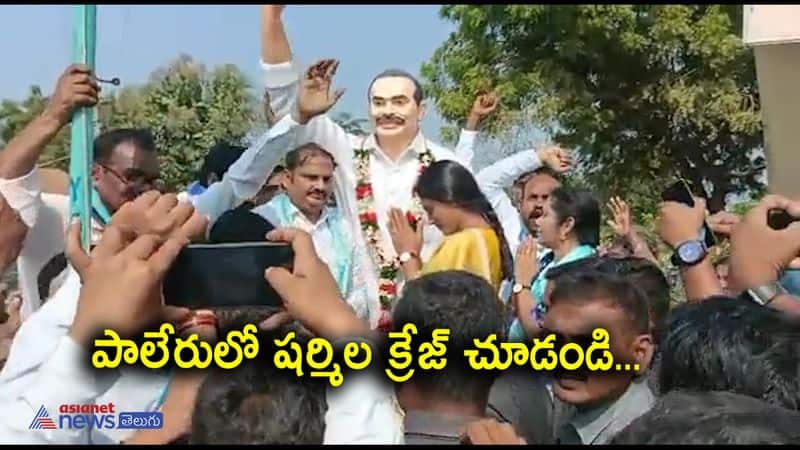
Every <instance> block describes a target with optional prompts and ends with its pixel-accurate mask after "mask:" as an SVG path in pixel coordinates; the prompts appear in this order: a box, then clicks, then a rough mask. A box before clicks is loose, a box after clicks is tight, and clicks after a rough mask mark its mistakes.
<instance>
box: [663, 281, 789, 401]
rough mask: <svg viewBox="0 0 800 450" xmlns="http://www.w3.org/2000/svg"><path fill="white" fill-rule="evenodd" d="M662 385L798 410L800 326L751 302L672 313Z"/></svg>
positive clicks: (712, 303)
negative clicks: (732, 395)
mask: <svg viewBox="0 0 800 450" xmlns="http://www.w3.org/2000/svg"><path fill="white" fill-rule="evenodd" d="M661 354H662V361H661V368H660V373H659V383H660V389H661V392H662V393H666V392H669V391H672V390H675V389H690V390H695V391H729V392H735V393H738V394H743V395H749V396H751V397H755V398H758V399H761V400H764V401H767V402H769V403H772V404H773V405H778V406H782V407H785V408H788V409H792V410H798V409H800V383H798V374H799V373H800V324H798V321H797V320H796V319H794V318H792V317H790V316H787V315H786V314H784V313H782V312H779V311H776V310H773V309H771V308H768V307H764V306H761V305H757V304H755V303H753V302H752V301H750V300H746V299H739V298H730V297H723V296H717V297H712V298H709V299H706V300H703V301H701V302H692V303H685V304H683V305H681V306H678V307H676V308H675V309H673V310H672V312H671V313H670V317H669V320H668V323H667V328H666V330H665V333H664V337H663V339H662V342H661Z"/></svg>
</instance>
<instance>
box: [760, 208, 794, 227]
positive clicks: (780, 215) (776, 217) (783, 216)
mask: <svg viewBox="0 0 800 450" xmlns="http://www.w3.org/2000/svg"><path fill="white" fill-rule="evenodd" d="M797 221H800V219H796V218H794V217H792V216H791V215H790V214H789V213H788V212H786V211H784V210H782V209H770V210H769V212H767V225H769V227H770V228H772V229H773V230H783V229H784V228H787V227H788V226H789V225H791V224H792V223H793V222H797Z"/></svg>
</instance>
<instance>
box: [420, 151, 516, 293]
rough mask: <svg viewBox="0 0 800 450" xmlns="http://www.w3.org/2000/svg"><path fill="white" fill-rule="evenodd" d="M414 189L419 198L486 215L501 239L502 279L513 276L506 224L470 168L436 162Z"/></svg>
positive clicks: (454, 163) (451, 163)
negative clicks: (499, 216)
mask: <svg viewBox="0 0 800 450" xmlns="http://www.w3.org/2000/svg"><path fill="white" fill-rule="evenodd" d="M415 190H416V192H417V195H419V196H420V198H425V199H428V200H434V201H437V202H441V203H445V204H448V205H453V206H457V207H459V208H462V209H464V210H466V211H469V212H472V213H475V214H480V215H481V216H483V218H484V219H485V220H486V221H487V222H489V225H490V226H491V227H492V230H494V232H495V234H496V235H497V239H498V241H500V260H501V266H502V270H503V278H504V279H506V280H510V279H511V278H513V273H514V263H513V259H512V257H511V250H509V247H508V243H507V242H506V237H505V234H504V233H503V226H502V225H500V220H499V219H498V218H497V214H495V212H494V208H492V205H491V204H490V203H489V200H487V199H486V196H485V195H483V192H482V191H481V190H480V188H479V187H478V183H477V182H476V181H475V177H473V176H472V174H471V173H470V171H469V170H467V169H466V168H465V167H464V166H462V165H461V164H459V163H457V162H455V161H446V160H445V161H436V162H435V163H433V164H431V165H430V166H429V167H428V168H427V169H425V171H424V172H423V173H422V175H420V176H419V178H418V179H417V186H416V188H415Z"/></svg>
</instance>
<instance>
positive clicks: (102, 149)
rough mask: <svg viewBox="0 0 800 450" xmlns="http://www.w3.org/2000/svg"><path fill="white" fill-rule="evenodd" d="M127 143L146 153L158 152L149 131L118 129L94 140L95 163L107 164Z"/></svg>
mask: <svg viewBox="0 0 800 450" xmlns="http://www.w3.org/2000/svg"><path fill="white" fill-rule="evenodd" d="M125 142H130V143H132V144H133V145H134V146H135V147H137V148H139V149H141V150H144V151H148V152H155V151H156V143H155V140H154V139H153V135H152V134H151V133H150V131H149V130H145V129H135V128H118V129H116V130H110V131H106V132H105V133H102V134H100V135H99V136H97V137H96V138H95V139H94V162H96V163H107V162H108V161H109V159H111V153H112V152H113V151H114V149H115V148H117V146H118V145H120V144H122V143H125Z"/></svg>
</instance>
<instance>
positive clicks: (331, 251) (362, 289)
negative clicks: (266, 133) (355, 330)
mask: <svg viewBox="0 0 800 450" xmlns="http://www.w3.org/2000/svg"><path fill="white" fill-rule="evenodd" d="M269 153H271V154H279V153H280V149H275V150H274V151H270V152H269ZM335 166H336V162H335V161H334V160H333V156H331V154H330V153H328V152H327V151H325V150H324V149H322V148H320V147H319V146H318V145H316V144H313V143H309V144H305V145H302V146H300V147H298V148H296V149H294V150H292V151H290V152H289V153H288V154H287V155H286V176H285V178H284V187H285V192H283V193H280V194H278V195H276V196H275V197H273V198H272V200H270V201H269V202H268V203H265V204H264V205H261V206H258V207H256V208H254V209H253V210H252V212H254V213H256V214H259V215H261V216H262V217H264V218H266V219H267V220H268V221H269V222H270V223H272V224H273V225H275V226H276V227H293V228H298V229H301V230H303V231H305V232H306V233H308V234H310V235H311V238H312V239H313V240H314V247H315V249H316V251H317V254H319V256H320V258H321V259H322V260H323V261H325V263H326V264H328V267H329V269H330V271H331V274H332V275H333V277H334V279H336V283H337V285H338V286H339V291H340V292H341V294H342V296H343V297H344V298H345V300H346V301H347V303H348V304H349V305H350V307H351V308H353V310H354V311H355V313H356V315H357V316H358V317H359V318H360V319H362V320H366V321H368V322H369V323H370V325H371V326H372V327H373V328H374V327H375V326H376V325H377V320H378V313H379V312H380V310H379V307H380V304H379V303H378V297H377V295H375V294H373V295H368V292H367V289H366V286H365V285H364V281H363V278H364V277H363V273H362V270H361V263H362V261H363V255H361V254H360V251H362V248H361V247H360V246H356V245H354V242H353V230H354V228H353V226H352V224H351V223H350V221H349V218H348V217H346V216H343V215H342V214H341V213H340V212H339V209H338V208H337V207H330V206H327V205H328V202H329V200H330V197H331V191H332V187H333V171H334V167H335Z"/></svg>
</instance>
